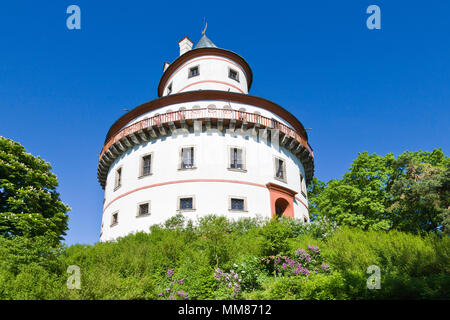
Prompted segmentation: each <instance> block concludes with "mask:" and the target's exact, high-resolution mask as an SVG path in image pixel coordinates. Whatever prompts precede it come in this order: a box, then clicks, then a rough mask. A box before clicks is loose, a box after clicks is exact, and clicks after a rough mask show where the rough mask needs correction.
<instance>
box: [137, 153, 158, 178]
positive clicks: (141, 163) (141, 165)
mask: <svg viewBox="0 0 450 320" xmlns="http://www.w3.org/2000/svg"><path fill="white" fill-rule="evenodd" d="M145 157H150V172H149V173H147V174H144V158H145ZM153 160H154V157H153V152H149V153H146V154H143V155H141V156H140V158H139V176H138V178H139V179H141V178H145V177H148V176H151V175H152V174H153V162H154V161H153Z"/></svg>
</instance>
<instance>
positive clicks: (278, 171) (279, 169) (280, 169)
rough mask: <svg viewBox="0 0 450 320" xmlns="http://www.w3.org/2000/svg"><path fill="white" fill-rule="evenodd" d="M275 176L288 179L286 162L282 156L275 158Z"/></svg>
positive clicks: (283, 179)
mask: <svg viewBox="0 0 450 320" xmlns="http://www.w3.org/2000/svg"><path fill="white" fill-rule="evenodd" d="M275 178H276V179H278V180H282V181H286V164H285V162H284V160H282V159H280V158H275Z"/></svg>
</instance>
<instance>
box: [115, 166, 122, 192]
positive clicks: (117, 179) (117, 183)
mask: <svg viewBox="0 0 450 320" xmlns="http://www.w3.org/2000/svg"><path fill="white" fill-rule="evenodd" d="M121 185H122V168H119V169H117V170H116V177H115V183H114V190H117V189H118V188H120V186H121Z"/></svg>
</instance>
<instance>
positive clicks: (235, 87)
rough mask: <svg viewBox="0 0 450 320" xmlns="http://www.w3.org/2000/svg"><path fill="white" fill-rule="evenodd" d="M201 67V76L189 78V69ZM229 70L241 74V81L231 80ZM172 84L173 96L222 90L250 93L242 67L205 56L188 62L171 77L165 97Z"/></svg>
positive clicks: (219, 58) (228, 60)
mask: <svg viewBox="0 0 450 320" xmlns="http://www.w3.org/2000/svg"><path fill="white" fill-rule="evenodd" d="M195 66H198V67H199V75H198V76H195V77H191V78H189V76H188V75H189V69H190V68H192V67H195ZM229 68H231V69H233V70H235V71H237V72H238V74H239V81H236V80H234V79H231V78H229V76H228V74H229V73H228V70H229ZM170 84H172V94H174V93H181V92H186V91H195V90H222V91H228V90H229V91H231V92H239V93H245V94H247V93H248V87H247V79H246V74H245V72H244V69H243V68H242V66H240V65H239V64H238V63H237V62H234V61H232V60H230V59H228V58H224V57H221V56H214V55H205V56H201V57H196V58H193V59H190V60H188V61H186V62H185V63H184V64H183V65H181V66H180V67H179V68H178V69H177V70H175V71H174V72H173V73H172V75H171V76H170V77H169V79H168V81H167V82H166V84H165V87H164V91H163V96H166V95H167V94H168V90H167V87H168V86H170Z"/></svg>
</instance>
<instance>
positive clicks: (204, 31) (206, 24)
mask: <svg viewBox="0 0 450 320" xmlns="http://www.w3.org/2000/svg"><path fill="white" fill-rule="evenodd" d="M207 27H208V22H205V28H204V29H203V31H202V34H203V35H205V33H206V28H207Z"/></svg>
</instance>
